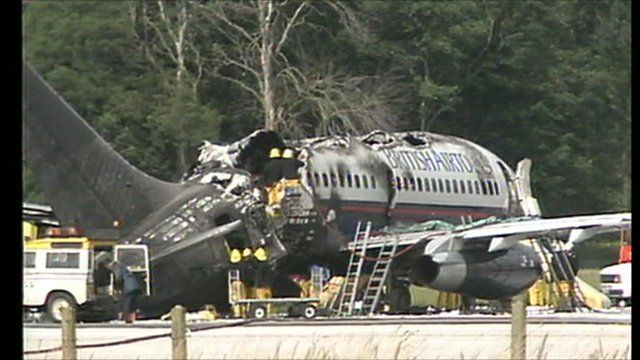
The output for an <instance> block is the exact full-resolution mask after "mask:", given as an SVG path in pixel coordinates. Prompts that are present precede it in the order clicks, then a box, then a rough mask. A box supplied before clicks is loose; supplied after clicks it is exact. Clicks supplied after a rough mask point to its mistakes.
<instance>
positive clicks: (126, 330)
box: [23, 313, 631, 359]
mask: <svg viewBox="0 0 640 360" xmlns="http://www.w3.org/2000/svg"><path fill="white" fill-rule="evenodd" d="M589 315H592V317H593V319H594V320H593V321H587V320H588V318H589ZM545 317H546V318H547V319H554V318H555V319H560V320H561V321H556V320H547V321H545V320H544V318H545ZM607 317H609V318H610V319H611V320H610V321H607V320H606V319H607ZM438 318H440V319H438ZM459 318H460V319H465V318H466V319H467V321H461V320H458V321H454V322H451V321H450V319H447V318H446V317H444V316H412V317H387V316H381V317H379V318H378V319H377V320H378V321H376V320H368V319H362V320H359V319H350V320H348V321H335V320H330V321H328V320H324V321H323V320H322V319H318V320H316V321H292V322H289V323H287V322H284V321H278V322H273V321H264V322H259V323H246V322H239V321H238V320H218V321H213V322H206V323H205V322H200V323H192V324H191V325H190V329H191V331H190V332H189V333H188V338H187V348H188V353H189V359H293V358H296V359H298V358H301V359H326V358H332V359H376V358H383V359H407V358H409V359H414V358H417V359H460V358H464V359H508V358H509V349H510V339H511V328H510V324H509V321H508V320H509V319H508V317H506V318H505V317H503V316H498V317H495V316H494V317H491V316H484V317H483V316H471V317H459ZM571 318H575V319H580V318H581V319H582V320H579V321H575V322H572V320H571ZM473 319H475V320H473ZM490 319H491V320H490ZM530 319H531V323H529V324H528V325H527V358H534V359H587V358H597V359H601V358H607V359H612V358H613V359H630V358H631V321H630V316H629V314H624V313H622V314H620V313H618V314H554V315H544V316H533V315H532V316H530ZM536 319H537V320H536ZM625 319H626V320H625ZM294 324H295V326H290V325H294ZM169 325H170V324H169V323H168V322H162V321H143V322H139V323H137V324H136V325H135V326H131V325H125V324H119V323H115V324H103V325H102V326H101V325H100V324H80V326H79V327H78V329H77V338H78V345H80V346H85V345H88V344H92V345H104V344H105V343H108V342H113V341H120V340H127V339H134V338H140V337H144V336H154V335H155V336H162V335H168V334H170V332H171V330H170V327H169ZM228 325H235V326H228ZM212 326H226V327H218V328H215V329H207V328H210V327H212ZM23 331H24V350H25V351H26V353H25V359H60V357H61V353H60V351H53V352H47V353H40V354H30V353H29V352H30V351H34V350H38V349H47V348H55V347H57V346H59V345H60V336H61V331H60V328H59V326H45V327H43V326H34V325H27V324H25V327H24V330H23ZM78 358H79V359H170V358H171V338H170V336H164V337H156V338H153V339H147V340H142V341H135V342H130V343H125V344H118V345H108V346H99V347H88V348H80V349H78Z"/></svg>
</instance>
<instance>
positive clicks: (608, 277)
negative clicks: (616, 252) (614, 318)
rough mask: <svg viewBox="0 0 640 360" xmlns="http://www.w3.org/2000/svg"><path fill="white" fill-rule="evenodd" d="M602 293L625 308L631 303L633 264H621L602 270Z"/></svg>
mask: <svg viewBox="0 0 640 360" xmlns="http://www.w3.org/2000/svg"><path fill="white" fill-rule="evenodd" d="M600 284H601V287H602V292H603V293H604V294H605V295H607V296H608V297H609V299H611V301H612V302H614V303H617V304H618V306H620V307H625V306H627V305H629V304H630V303H631V263H630V262H626V263H620V264H614V265H610V266H606V267H604V268H602V270H600Z"/></svg>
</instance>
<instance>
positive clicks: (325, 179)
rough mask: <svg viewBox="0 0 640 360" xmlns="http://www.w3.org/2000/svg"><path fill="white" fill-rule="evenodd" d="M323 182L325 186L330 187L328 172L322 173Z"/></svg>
mask: <svg viewBox="0 0 640 360" xmlns="http://www.w3.org/2000/svg"><path fill="white" fill-rule="evenodd" d="M322 182H323V183H324V187H329V180H328V179H327V174H325V173H322Z"/></svg>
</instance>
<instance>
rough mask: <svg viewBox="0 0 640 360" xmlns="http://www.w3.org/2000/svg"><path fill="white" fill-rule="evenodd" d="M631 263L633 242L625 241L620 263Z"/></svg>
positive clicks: (621, 250) (621, 249) (621, 248)
mask: <svg viewBox="0 0 640 360" xmlns="http://www.w3.org/2000/svg"><path fill="white" fill-rule="evenodd" d="M628 262H629V263H630V262H631V244H629V243H627V242H625V243H623V244H622V246H620V257H619V259H618V263H620V264H623V263H628Z"/></svg>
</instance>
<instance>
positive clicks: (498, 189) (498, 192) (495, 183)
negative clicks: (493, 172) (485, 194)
mask: <svg viewBox="0 0 640 360" xmlns="http://www.w3.org/2000/svg"><path fill="white" fill-rule="evenodd" d="M493 188H494V191H493V192H494V193H495V194H496V195H500V187H499V186H498V182H497V181H494V182H493Z"/></svg>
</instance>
